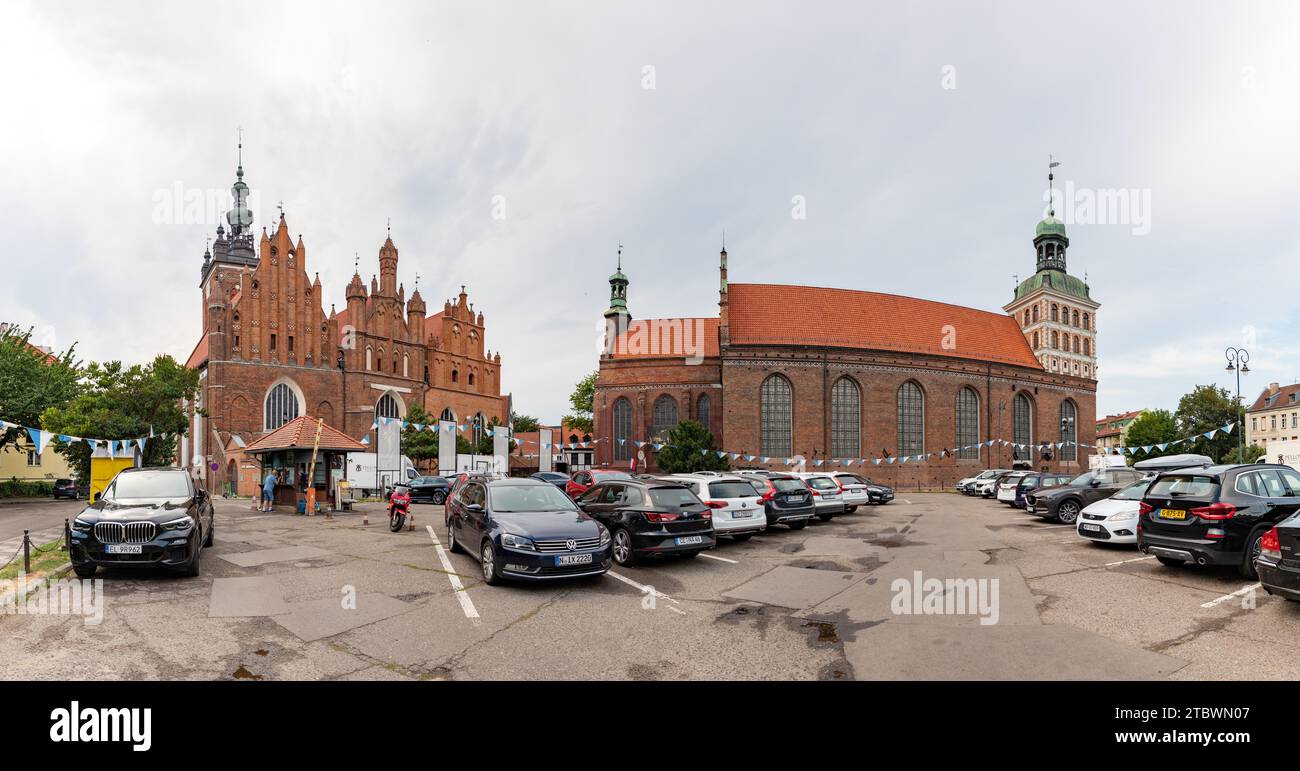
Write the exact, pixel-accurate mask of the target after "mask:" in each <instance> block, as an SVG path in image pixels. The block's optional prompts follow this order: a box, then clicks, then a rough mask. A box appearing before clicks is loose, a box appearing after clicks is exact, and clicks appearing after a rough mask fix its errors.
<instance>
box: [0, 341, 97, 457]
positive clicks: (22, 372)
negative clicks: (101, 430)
mask: <svg viewBox="0 0 1300 771" xmlns="http://www.w3.org/2000/svg"><path fill="white" fill-rule="evenodd" d="M31 337H32V330H30V329H28V330H25V331H23V330H19V329H16V328H15V327H13V326H11V325H2V326H0V419H3V420H7V421H9V422H10V423H17V424H18V425H20V426H27V427H29V428H46V429H47V430H48V429H49V427H48V426H44V425H42V424H41V414H42V413H44V412H45V411H46V410H48V409H49V408H51V407H62V406H64V405H66V404H67V403H68V402H69V401H71V400H72V399H73V397H75V396H76V395H77V393H78V392H79V391H80V383H79V381H80V378H81V370H80V366H79V365H78V363H77V362H76V361H75V360H74V359H73V349H74V348H76V346H75V345H74V346H73V347H72V348H69V349H68V350H67V351H65V352H64V353H63V354H62V355H57V356H53V357H47V356H46V355H45V354H43V353H41V352H40V351H39V350H38V349H36V348H34V347H33V346H32V345H31ZM51 359H52V360H51ZM21 433H25V432H20V429H17V428H11V429H8V430H5V431H0V452H4V451H5V450H6V449H8V447H9V445H12V444H14V443H16V442H18V441H19V440H20V435H21ZM64 433H66V432H64ZM21 438H24V439H25V438H26V437H25V436H22V437H21Z"/></svg>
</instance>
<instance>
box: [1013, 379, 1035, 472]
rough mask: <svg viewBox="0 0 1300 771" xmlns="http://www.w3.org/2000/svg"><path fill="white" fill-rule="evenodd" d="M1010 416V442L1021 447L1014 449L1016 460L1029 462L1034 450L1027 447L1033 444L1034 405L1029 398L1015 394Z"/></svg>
mask: <svg viewBox="0 0 1300 771" xmlns="http://www.w3.org/2000/svg"><path fill="white" fill-rule="evenodd" d="M1013 407H1014V408H1013V410H1012V414H1011V441H1012V442H1015V443H1016V444H1018V445H1024V446H1023V447H1015V448H1013V449H1014V450H1015V456H1014V457H1015V459H1016V460H1030V459H1032V458H1033V457H1034V450H1033V448H1032V447H1029V445H1032V444H1033V443H1034V405H1033V403H1032V402H1031V401H1029V397H1028V396H1026V395H1024V394H1016V399H1015V404H1014V405H1013Z"/></svg>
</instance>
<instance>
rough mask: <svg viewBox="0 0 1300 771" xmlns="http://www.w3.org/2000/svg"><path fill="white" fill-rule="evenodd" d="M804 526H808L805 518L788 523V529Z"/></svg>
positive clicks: (800, 528)
mask: <svg viewBox="0 0 1300 771" xmlns="http://www.w3.org/2000/svg"><path fill="white" fill-rule="evenodd" d="M805 527H808V522H807V520H805V521H803V522H791V523H790V529H791V530H803V529H804V528H805Z"/></svg>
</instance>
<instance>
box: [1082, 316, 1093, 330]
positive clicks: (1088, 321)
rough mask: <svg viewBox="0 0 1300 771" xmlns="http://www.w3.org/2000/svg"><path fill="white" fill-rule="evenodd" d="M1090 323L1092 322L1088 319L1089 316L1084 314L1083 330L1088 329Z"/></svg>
mask: <svg viewBox="0 0 1300 771" xmlns="http://www.w3.org/2000/svg"><path fill="white" fill-rule="evenodd" d="M1089 323H1091V320H1090V319H1089V318H1088V314H1086V313H1085V314H1083V328H1084V329H1088V324H1089Z"/></svg>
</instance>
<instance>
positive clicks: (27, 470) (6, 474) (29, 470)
mask: <svg viewBox="0 0 1300 771" xmlns="http://www.w3.org/2000/svg"><path fill="white" fill-rule="evenodd" d="M71 478H72V469H70V468H68V461H67V459H66V458H64V457H63V456H62V455H60V454H59V453H57V452H55V451H54V447H53V446H47V447H46V448H45V452H43V453H41V454H39V455H37V454H36V450H35V447H34V445H33V444H32V443H31V440H29V439H28V438H27V437H26V436H25V435H24V436H23V437H21V438H20V439H19V440H18V443H17V445H9V446H8V447H6V448H5V449H4V450H0V480H3V481H8V480H10V479H18V480H21V481H26V482H53V481H54V480H56V479H71Z"/></svg>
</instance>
